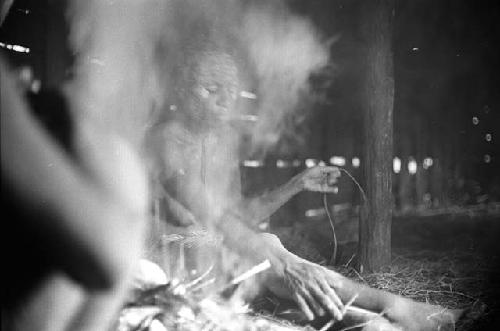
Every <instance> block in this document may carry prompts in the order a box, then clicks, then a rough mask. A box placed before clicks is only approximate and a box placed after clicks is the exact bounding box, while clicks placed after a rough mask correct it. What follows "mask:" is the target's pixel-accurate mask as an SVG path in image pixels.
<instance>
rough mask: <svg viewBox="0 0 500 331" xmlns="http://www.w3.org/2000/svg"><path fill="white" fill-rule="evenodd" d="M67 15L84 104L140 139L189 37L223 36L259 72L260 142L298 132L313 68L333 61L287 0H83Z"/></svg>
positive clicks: (170, 89) (170, 90)
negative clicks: (294, 118) (297, 120)
mask: <svg viewBox="0 0 500 331" xmlns="http://www.w3.org/2000/svg"><path fill="white" fill-rule="evenodd" d="M68 17H69V20H70V26H71V35H70V42H71V45H72V48H73V50H74V51H75V53H76V54H77V62H76V72H77V75H76V77H77V78H76V80H75V81H74V82H73V88H74V91H76V92H77V93H76V96H77V97H76V98H75V99H76V100H74V101H75V102H76V104H77V105H78V109H79V112H81V113H85V114H88V116H90V117H91V118H95V119H96V120H97V121H98V122H99V123H102V124H104V125H105V126H108V127H109V128H112V129H113V130H117V131H118V132H120V133H121V134H122V135H125V136H127V137H128V138H129V139H131V140H132V141H133V142H134V144H136V143H137V142H138V141H139V140H140V139H141V138H142V136H143V133H144V129H145V128H146V127H147V124H148V122H150V121H152V120H154V118H155V116H156V113H155V112H157V111H162V110H163V109H164V108H165V107H164V105H165V104H166V102H168V100H165V99H166V98H167V97H169V96H171V95H173V94H175V92H174V90H175V82H172V80H173V79H172V75H171V73H172V71H173V68H176V66H178V63H179V62H180V59H181V58H182V56H183V54H182V50H183V49H184V48H185V47H184V46H185V44H186V43H187V42H190V41H193V40H194V41H196V40H197V39H198V40H199V39H200V38H204V39H212V40H218V41H221V40H223V43H225V44H226V48H232V49H234V50H235V52H234V54H235V55H236V57H238V59H237V61H238V62H239V63H240V64H241V66H240V67H241V68H240V69H241V70H240V71H241V73H242V77H243V76H244V74H247V76H251V77H252V78H254V82H253V84H251V85H252V86H254V88H255V90H256V91H255V92H257V93H256V94H257V97H258V102H257V105H256V107H257V109H256V110H252V112H253V113H256V114H257V115H258V116H259V120H258V122H257V124H256V125H255V126H254V128H253V131H252V143H253V147H254V149H255V150H267V149H269V148H271V147H272V146H273V145H275V144H276V143H277V142H278V141H279V140H280V137H281V136H282V135H283V134H284V133H288V134H290V132H293V130H294V127H293V122H292V121H290V118H291V117H292V116H294V115H297V114H298V113H300V114H304V113H307V112H308V111H307V107H305V106H304V104H303V103H302V102H300V101H301V100H300V96H301V95H304V92H307V91H308V89H309V84H308V82H309V77H310V75H311V74H312V73H314V72H316V71H318V70H320V69H322V68H323V67H324V66H325V65H326V64H327V62H328V47H327V45H326V43H324V42H322V39H321V37H320V36H319V34H318V32H317V31H316V30H315V28H314V26H313V25H312V23H311V22H310V21H309V20H307V19H306V18H303V17H300V16H298V15H295V14H292V13H291V11H290V10H289V9H288V8H287V4H286V1H239V0H209V1H196V0H165V1H162V0H145V1H133V0H123V1H99V0H89V1H76V0H75V1H72V2H71V5H70V8H69V11H68ZM238 55H240V56H238ZM249 72H250V73H249ZM299 104H300V109H299V107H298V105H299Z"/></svg>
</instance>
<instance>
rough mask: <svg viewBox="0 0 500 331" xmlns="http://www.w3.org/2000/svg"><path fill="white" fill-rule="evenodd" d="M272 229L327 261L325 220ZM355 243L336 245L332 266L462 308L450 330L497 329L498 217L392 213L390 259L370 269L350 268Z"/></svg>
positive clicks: (499, 318) (420, 298) (328, 233)
mask: <svg viewBox="0 0 500 331" xmlns="http://www.w3.org/2000/svg"><path fill="white" fill-rule="evenodd" d="M275 230H276V231H275V233H276V234H278V236H280V238H281V240H282V242H283V244H284V245H285V246H286V247H287V248H289V249H290V250H292V251H294V252H295V253H296V254H298V255H301V256H303V257H305V258H308V259H310V260H313V261H315V262H318V263H322V264H325V265H330V264H331V263H329V261H330V260H331V255H332V251H333V245H332V244H331V242H332V240H331V230H330V229H329V225H328V220H325V219H321V220H316V221H311V222H308V223H305V224H304V223H303V224H301V225H300V226H295V227H294V228H281V229H275ZM313 239H314V240H313ZM356 247H357V243H355V242H351V243H343V244H341V245H339V248H338V258H337V261H336V266H335V269H336V270H338V271H340V272H342V273H343V274H345V275H347V276H348V277H352V278H355V279H357V280H358V281H360V282H366V283H367V284H369V285H370V286H373V287H377V288H381V289H384V290H387V291H390V292H393V293H397V294H400V295H402V296H405V297H409V298H412V299H414V300H417V301H422V302H429V303H432V304H439V305H442V306H444V307H447V308H464V309H466V314H465V315H464V318H463V319H462V320H461V321H460V322H459V324H457V325H456V330H459V331H470V330H500V217H498V216H491V215H490V216H488V215H483V216H464V215H461V216H456V215H455V216H454V215H450V214H448V215H438V216H428V217H417V216H412V217H397V218H395V219H394V220H393V228H392V247H393V258H392V264H391V266H388V267H387V268H384V270H382V271H381V272H378V273H374V274H364V275H360V274H358V273H357V272H356V271H355V269H354V266H355V264H356Z"/></svg>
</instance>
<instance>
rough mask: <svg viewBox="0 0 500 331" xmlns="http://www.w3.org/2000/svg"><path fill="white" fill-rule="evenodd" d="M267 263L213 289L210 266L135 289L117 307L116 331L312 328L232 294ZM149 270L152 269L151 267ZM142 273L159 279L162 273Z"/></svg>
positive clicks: (267, 264)
mask: <svg viewBox="0 0 500 331" xmlns="http://www.w3.org/2000/svg"><path fill="white" fill-rule="evenodd" d="M143 262H144V261H143ZM146 263H147V264H151V263H150V262H146ZM270 266H271V265H270V263H269V261H268V260H265V261H264V262H262V263H260V264H257V265H255V266H254V267H252V268H250V269H249V270H247V271H246V272H244V273H242V274H241V275H239V276H238V277H235V278H234V279H233V280H231V281H230V282H229V283H227V284H226V285H225V286H223V287H222V288H218V289H216V290H213V289H211V288H210V289H208V288H209V285H211V284H213V283H215V278H213V277H212V276H211V274H212V270H213V268H209V269H208V270H207V271H205V272H204V273H203V274H201V275H199V276H198V277H196V278H194V279H191V280H184V281H183V280H180V279H178V278H174V279H172V280H170V281H167V282H166V283H164V284H158V285H155V286H149V287H147V286H146V287H144V286H143V287H140V288H137V289H135V290H134V293H133V295H132V298H131V300H129V302H128V303H127V304H126V305H125V306H124V307H123V309H122V310H121V312H120V316H119V319H118V321H117V327H116V330H118V331H161V330H179V331H188V330H189V331H198V330H200V331H202V330H203V331H216V330H220V331H223V330H255V331H257V330H261V331H264V330H273V331H279V330H314V329H312V328H310V327H299V326H295V325H292V324H291V323H290V322H287V321H280V320H278V319H276V318H273V317H271V316H265V315H262V314H259V313H256V312H254V311H252V310H251V309H250V308H249V305H248V304H246V303H245V302H244V301H243V300H242V299H240V298H239V296H238V295H236V294H235V293H236V292H237V291H236V289H237V288H238V286H239V285H240V284H241V283H243V282H245V281H246V280H248V279H249V278H252V277H254V276H255V275H257V274H258V273H261V272H263V271H265V270H267V269H268V268H269V267H270ZM149 271H150V272H154V271H153V270H151V268H150V270H149ZM156 272H158V271H156ZM146 276H149V277H151V276H152V277H153V278H157V279H161V278H163V276H164V275H163V276H160V277H155V276H154V275H151V274H149V275H146ZM165 279H166V277H165Z"/></svg>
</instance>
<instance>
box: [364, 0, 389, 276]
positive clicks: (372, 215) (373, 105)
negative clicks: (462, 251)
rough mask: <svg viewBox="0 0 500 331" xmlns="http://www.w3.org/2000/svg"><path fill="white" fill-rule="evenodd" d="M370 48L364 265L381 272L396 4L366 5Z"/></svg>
mask: <svg viewBox="0 0 500 331" xmlns="http://www.w3.org/2000/svg"><path fill="white" fill-rule="evenodd" d="M364 5H365V7H364V8H363V9H364V11H363V12H364V13H365V16H364V21H363V30H362V33H363V37H364V41H365V43H366V45H367V48H366V78H365V87H364V88H365V90H364V100H363V107H364V115H365V116H364V126H365V128H364V132H365V137H364V138H365V146H364V160H365V162H364V174H365V185H366V193H367V198H368V201H367V203H365V207H364V212H362V213H361V217H360V229H359V239H360V241H359V267H360V270H361V271H362V272H363V271H377V270H380V268H381V267H383V266H385V265H387V264H389V263H390V261H391V221H392V208H393V198H392V192H391V191H392V178H391V176H392V158H393V139H392V135H393V105H394V78H393V58H392V21H393V16H394V1H393V0H372V1H367V2H365V3H364Z"/></svg>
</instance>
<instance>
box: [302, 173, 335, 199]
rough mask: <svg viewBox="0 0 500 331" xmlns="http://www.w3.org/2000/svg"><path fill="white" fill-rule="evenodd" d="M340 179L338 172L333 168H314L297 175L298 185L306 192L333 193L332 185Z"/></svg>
mask: <svg viewBox="0 0 500 331" xmlns="http://www.w3.org/2000/svg"><path fill="white" fill-rule="evenodd" d="M338 177H340V170H339V168H337V167H333V166H315V167H312V168H308V169H306V170H304V171H303V172H302V173H301V174H299V183H300V185H301V187H302V189H304V190H306V191H313V192H322V193H335V192H336V189H335V187H334V184H335V183H337V178H338Z"/></svg>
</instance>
